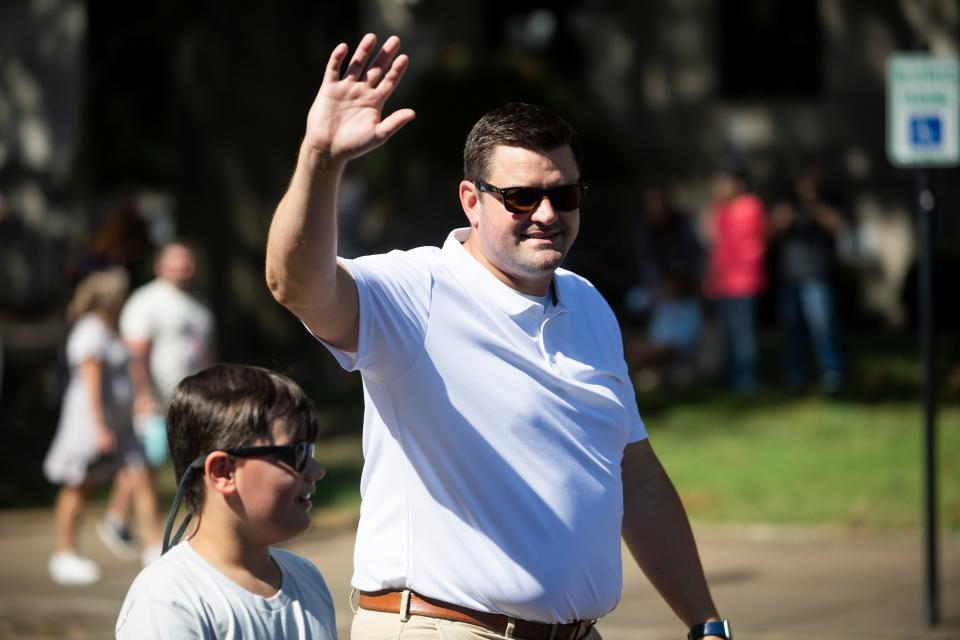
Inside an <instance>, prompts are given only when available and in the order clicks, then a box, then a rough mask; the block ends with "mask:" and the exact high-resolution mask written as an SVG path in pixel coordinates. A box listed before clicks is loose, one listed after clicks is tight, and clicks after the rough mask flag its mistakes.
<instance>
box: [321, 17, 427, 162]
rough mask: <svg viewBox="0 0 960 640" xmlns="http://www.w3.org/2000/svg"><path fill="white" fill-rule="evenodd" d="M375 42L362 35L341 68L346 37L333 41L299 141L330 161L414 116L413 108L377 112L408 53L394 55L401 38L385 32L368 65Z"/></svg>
mask: <svg viewBox="0 0 960 640" xmlns="http://www.w3.org/2000/svg"><path fill="white" fill-rule="evenodd" d="M376 46H377V37H376V36H375V35H373V34H372V33H368V34H367V35H365V36H363V38H362V39H361V40H360V44H359V45H357V50H356V51H355V52H354V53H353V57H352V58H351V59H350V62H349V64H348V65H347V67H346V69H345V70H344V69H343V63H344V61H345V60H346V59H347V54H348V53H349V47H348V46H347V45H346V44H345V43H340V44H339V45H337V47H336V48H335V49H334V50H333V53H331V54H330V60H329V62H328V63H327V68H326V72H325V73H324V76H323V84H321V85H320V91H319V93H317V97H316V99H315V100H314V102H313V106H312V107H310V113H309V114H308V115H307V132H306V135H305V137H304V141H303V143H304V145H305V146H306V147H308V148H309V149H311V150H314V151H316V152H319V153H321V154H323V155H325V156H327V157H328V158H329V159H330V160H331V161H333V162H335V163H341V164H342V163H345V162H346V161H347V160H350V159H351V158H356V157H357V156H360V155H363V154H364V153H366V152H368V151H370V150H371V149H375V148H376V147H378V146H380V145H381V144H383V143H384V142H386V140H387V139H388V138H389V137H390V136H392V135H393V134H394V133H396V132H397V131H399V130H400V127H402V126H403V125H405V124H407V123H408V122H410V121H411V120H413V118H414V115H415V114H414V112H413V109H398V110H397V111H394V112H393V113H391V114H390V115H389V116H387V117H386V118H383V117H382V114H383V107H384V104H385V103H386V101H387V99H388V98H389V97H390V94H392V93H393V90H394V89H395V88H396V86H397V83H398V82H399V81H400V77H401V76H402V75H403V72H404V71H405V70H406V68H407V64H408V63H409V58H407V56H406V55H397V52H398V51H399V50H400V39H399V38H398V37H396V36H390V37H389V38H387V41H386V42H384V43H383V46H382V47H381V48H380V51H379V52H378V53H377V55H376V57H375V58H373V61H372V62H370V63H369V65H368V64H367V63H368V61H370V57H371V55H372V54H373V52H374V51H375V49H376Z"/></svg>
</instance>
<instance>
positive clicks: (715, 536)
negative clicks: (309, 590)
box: [0, 510, 960, 640]
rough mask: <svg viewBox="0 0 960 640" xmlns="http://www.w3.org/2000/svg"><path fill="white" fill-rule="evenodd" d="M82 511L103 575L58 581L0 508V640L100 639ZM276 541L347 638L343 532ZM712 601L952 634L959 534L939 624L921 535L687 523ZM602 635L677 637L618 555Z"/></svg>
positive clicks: (745, 623)
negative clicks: (321, 584)
mask: <svg viewBox="0 0 960 640" xmlns="http://www.w3.org/2000/svg"><path fill="white" fill-rule="evenodd" d="M93 516H94V514H93V513H91V514H90V516H89V517H88V518H87V519H86V521H85V525H84V528H83V535H82V548H83V551H84V552H85V553H86V554H88V555H90V556H91V557H93V558H94V559H95V560H97V561H98V562H100V563H101V565H102V567H103V570H104V578H103V579H102V580H101V581H100V582H99V583H97V584H95V585H93V586H90V587H63V586H59V585H56V584H54V583H53V582H52V581H51V580H50V578H49V577H48V575H47V572H46V563H47V558H48V554H49V551H50V548H51V546H52V544H53V526H52V520H51V518H52V516H51V513H50V512H49V511H47V510H28V511H3V512H0V638H6V639H10V640H20V639H25V638H106V637H111V636H112V634H113V625H114V622H115V620H116V616H117V612H118V611H119V608H120V604H121V602H122V600H123V596H124V594H125V593H126V590H127V587H128V586H129V584H130V582H131V581H132V580H133V578H134V576H135V575H136V573H137V571H138V570H139V566H138V563H137V562H136V561H129V560H118V559H116V558H114V557H113V556H111V554H110V552H109V551H107V549H106V548H105V547H104V546H103V545H102V544H101V543H100V541H99V539H98V538H97V536H96V534H95V533H94V530H93ZM317 525H318V526H316V527H315V528H314V530H312V531H311V532H309V533H307V534H305V535H303V536H301V537H300V538H299V539H297V540H296V541H294V542H292V543H291V544H289V545H286V546H288V547H289V548H290V549H292V550H294V551H296V552H298V553H300V554H302V555H304V556H306V557H308V558H309V559H310V560H312V561H313V562H314V563H315V564H316V565H317V566H318V567H320V570H321V571H322V572H323V574H324V576H325V577H326V580H327V584H328V585H329V586H330V589H331V591H332V592H333V595H334V601H335V604H336V608H337V625H338V627H339V629H340V634H341V637H342V638H349V626H350V617H351V614H350V606H349V591H350V589H349V579H350V573H351V568H352V561H353V553H352V550H353V528H352V527H351V526H350V524H349V523H344V522H343V521H340V522H338V521H337V518H335V517H334V518H332V519H330V520H329V521H328V520H327V519H325V520H324V521H319V522H318V523H317ZM695 533H696V536H697V539H698V543H699V546H700V552H701V556H702V557H703V563H704V567H705V569H706V572H707V576H708V580H709V581H710V584H711V588H712V591H713V595H714V599H715V600H716V602H717V604H718V606H719V607H720V609H721V612H722V613H723V615H725V616H727V617H729V618H730V619H731V621H732V623H733V628H734V632H735V636H736V638H737V640H745V639H751V638H755V639H763V640H800V639H803V640H809V639H810V638H819V639H824V640H835V639H837V640H839V639H847V638H849V639H851V640H855V639H859V638H897V639H912V638H923V639H928V638H931V639H932V638H936V639H946V638H951V639H954V640H958V639H960V536H958V535H955V534H954V535H951V536H945V537H943V538H941V549H940V555H939V563H938V566H939V568H940V571H941V590H942V591H941V597H940V606H941V616H942V621H941V624H940V625H939V626H938V627H937V628H935V629H930V628H929V627H928V625H927V623H926V620H927V613H926V598H925V587H924V585H925V580H924V571H923V547H922V542H923V536H922V535H921V532H919V531H913V532H897V533H883V534H878V533H869V532H851V531H837V530H829V529H803V528H774V527H767V526H740V527H726V526H724V527H720V526H706V525H697V526H695ZM598 628H599V630H600V633H601V634H602V636H603V637H604V639H605V640H681V639H682V638H685V637H686V630H685V629H684V628H683V625H681V624H680V623H679V621H678V620H677V619H676V618H675V617H674V615H673V614H672V613H671V612H670V610H669V608H668V607H667V606H666V605H665V604H664V603H663V601H662V600H661V599H660V598H659V596H658V595H657V594H656V592H655V591H654V590H653V588H652V587H651V586H650V584H649V583H648V582H647V581H646V579H645V578H644V577H643V575H642V574H641V573H640V571H639V570H638V569H637V568H636V567H635V566H634V565H633V564H632V561H631V560H630V559H629V556H628V555H626V556H625V561H624V590H623V598H622V600H621V602H620V605H619V606H618V607H617V608H616V610H615V611H614V612H613V613H611V614H610V615H608V616H606V617H605V618H603V619H602V620H601V621H600V623H599V626H598Z"/></svg>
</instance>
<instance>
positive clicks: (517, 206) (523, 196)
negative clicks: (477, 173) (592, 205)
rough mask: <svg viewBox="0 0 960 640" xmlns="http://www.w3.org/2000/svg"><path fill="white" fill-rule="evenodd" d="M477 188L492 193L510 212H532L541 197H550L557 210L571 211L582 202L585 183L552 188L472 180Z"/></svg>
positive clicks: (585, 188)
mask: <svg viewBox="0 0 960 640" xmlns="http://www.w3.org/2000/svg"><path fill="white" fill-rule="evenodd" d="M473 183H474V184H475V185H477V189H478V190H480V191H482V192H485V193H492V194H494V196H495V197H497V198H498V199H499V200H500V201H501V202H502V203H503V206H504V208H505V209H506V210H507V211H509V212H510V213H519V214H527V213H533V212H534V211H536V210H537V209H538V208H539V207H540V203H541V202H542V201H543V197H544V196H546V197H547V198H549V199H550V204H552V205H553V207H554V208H555V209H557V210H558V211H573V210H574V209H579V208H580V205H582V204H583V198H584V196H585V195H586V194H587V185H586V184H585V183H583V182H575V183H573V184H564V185H561V186H559V187H554V188H552V189H540V188H539V187H505V188H503V189H501V188H500V187H495V186H493V185H492V184H490V183H489V182H484V181H483V180H474V181H473Z"/></svg>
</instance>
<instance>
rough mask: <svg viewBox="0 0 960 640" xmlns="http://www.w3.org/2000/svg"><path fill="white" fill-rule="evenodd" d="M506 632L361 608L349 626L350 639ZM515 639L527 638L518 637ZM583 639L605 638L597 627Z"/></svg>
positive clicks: (464, 639) (446, 639)
mask: <svg viewBox="0 0 960 640" xmlns="http://www.w3.org/2000/svg"><path fill="white" fill-rule="evenodd" d="M505 638H506V636H503V635H501V634H499V633H494V632H493V631H489V630H487V629H484V628H483V627H478V626H476V625H472V624H467V623H466V622H451V621H449V620H440V619H439V618H427V617H424V616H410V619H409V620H407V621H406V622H404V621H403V620H401V619H400V614H399V613H381V612H379V611H367V610H366V609H358V610H357V613H356V615H355V616H354V617H353V626H352V627H351V628H350V640H504V639H505ZM514 640H526V639H525V638H519V637H515V638H514ZM582 640H602V638H601V637H600V634H599V633H597V628H596V627H594V628H593V629H591V630H590V632H589V633H588V634H587V635H585V636H584V637H583V638H582Z"/></svg>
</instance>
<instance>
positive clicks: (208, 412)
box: [167, 364, 317, 514]
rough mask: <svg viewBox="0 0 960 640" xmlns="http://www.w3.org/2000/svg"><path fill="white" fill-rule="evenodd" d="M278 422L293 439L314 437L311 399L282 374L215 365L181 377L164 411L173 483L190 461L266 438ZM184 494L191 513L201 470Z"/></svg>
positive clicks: (198, 499)
mask: <svg viewBox="0 0 960 640" xmlns="http://www.w3.org/2000/svg"><path fill="white" fill-rule="evenodd" d="M277 422H281V423H283V425H284V426H285V428H286V430H287V433H288V434H289V435H290V437H291V439H292V441H293V442H299V441H302V440H305V441H307V442H313V441H314V440H315V439H316V438H317V413H316V409H315V408H314V406H313V403H312V402H311V401H310V399H309V398H308V397H307V395H306V394H305V393H304V392H303V390H302V389H301V388H300V387H299V386H298V385H297V383H296V382H294V381H293V380H291V379H290V378H288V377H286V376H284V375H281V374H279V373H276V372H274V371H270V370H268V369H263V368H261V367H250V366H246V365H239V364H218V365H214V366H212V367H209V368H207V369H204V370H202V371H200V372H198V373H195V374H193V375H192V376H188V377H186V378H184V379H183V380H182V381H181V382H180V384H179V385H177V388H176V390H175V391H174V392H173V398H172V399H171V401H170V409H169V411H168V412H167V439H168V440H169V442H170V457H171V458H172V459H173V468H174V471H176V474H177V482H178V483H179V482H180V480H181V479H182V478H183V474H184V473H185V472H186V470H187V467H188V466H189V464H190V463H191V462H192V461H193V460H194V459H196V458H198V457H200V456H204V455H206V454H208V453H210V452H212V451H222V450H224V449H233V448H239V447H242V446H245V445H247V444H249V443H250V442H252V441H253V440H255V439H257V438H260V437H269V436H270V435H271V431H270V429H271V427H272V425H273V424H275V423H277ZM184 498H185V500H186V503H187V508H188V509H189V510H190V512H191V513H194V514H197V513H200V511H201V510H202V509H203V500H204V495H203V473H197V474H194V475H193V477H192V478H191V479H190V481H189V483H188V484H187V486H186V488H185V490H184Z"/></svg>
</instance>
